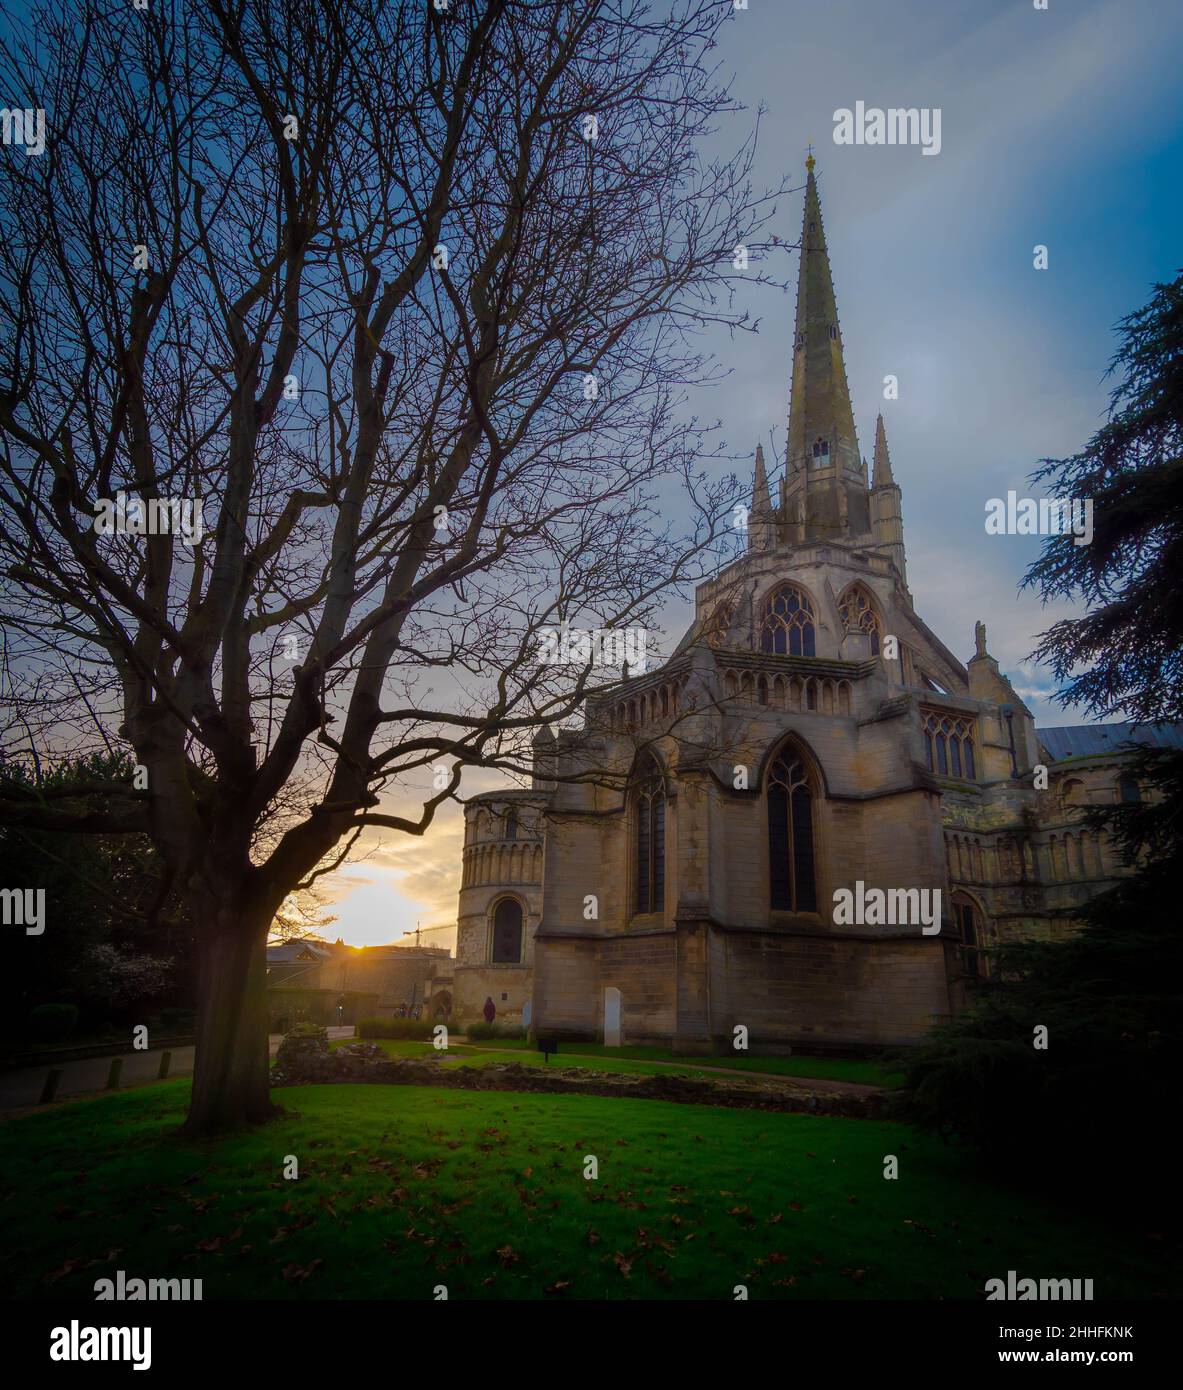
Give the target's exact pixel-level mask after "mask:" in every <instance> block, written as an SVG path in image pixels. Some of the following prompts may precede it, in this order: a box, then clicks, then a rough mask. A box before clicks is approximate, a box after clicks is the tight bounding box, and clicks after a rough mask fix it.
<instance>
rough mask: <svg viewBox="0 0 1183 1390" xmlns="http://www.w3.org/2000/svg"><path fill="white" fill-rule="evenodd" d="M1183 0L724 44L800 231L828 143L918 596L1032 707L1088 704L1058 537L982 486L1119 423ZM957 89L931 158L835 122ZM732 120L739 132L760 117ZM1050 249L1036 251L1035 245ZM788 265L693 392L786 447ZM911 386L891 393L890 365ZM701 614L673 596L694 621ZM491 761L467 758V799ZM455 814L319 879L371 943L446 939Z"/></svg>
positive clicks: (858, 387) (342, 929)
mask: <svg viewBox="0 0 1183 1390" xmlns="http://www.w3.org/2000/svg"><path fill="white" fill-rule="evenodd" d="M1180 52H1183V5H1180V4H1179V3H1178V0H1048V8H1047V9H1046V10H1039V9H1036V8H1035V5H1034V4H1033V3H1032V0H944V3H942V4H939V5H936V4H933V3H932V0H890V3H888V2H887V0H826V3H824V4H821V3H817V4H812V5H805V4H796V3H794V4H790V3H788V0H748V8H747V9H746V10H742V11H739V12H737V13H736V14H735V15H734V17H733V19H732V20H731V22H730V23H729V24H728V25H727V27H726V29H725V32H724V37H723V40H722V42H721V44H720V47H719V49H718V50H717V52H716V54H715V56H716V57H717V58H718V60H719V61H720V63H721V64H722V65H723V67H724V69H725V70H727V71H730V72H731V73H733V74H734V85H733V90H734V93H735V95H736V96H737V97H738V98H739V99H740V100H742V101H743V102H744V103H745V104H746V105H747V107H748V108H749V109H748V113H747V116H746V117H745V118H744V119H745V120H750V119H751V115H752V114H753V112H754V111H755V109H756V108H757V107H760V106H762V107H763V108H764V113H765V114H764V116H763V120H762V136H761V145H760V150H759V154H758V163H757V174H758V175H759V177H760V178H761V179H762V181H763V182H764V183H766V184H769V185H775V184H777V183H779V182H780V180H781V178H782V177H783V176H786V175H788V176H789V177H790V178H791V180H792V182H793V183H794V185H795V186H797V187H798V191H796V192H794V193H793V194H792V195H791V196H789V197H787V198H785V199H783V200H782V202H781V203H780V205H779V207H778V214H777V222H776V225H775V227H774V228H772V229H771V230H775V231H776V232H777V233H778V234H779V235H780V236H781V237H782V238H783V239H784V240H786V241H789V242H795V241H796V240H797V238H798V236H799V233H800V223H801V205H802V193H801V191H800V190H799V185H800V184H801V183H802V182H803V179H804V172H805V170H804V160H805V153H806V146H807V145H808V144H809V143H810V142H812V144H813V146H814V153H815V156H816V159H817V177H818V186H819V189H820V193H821V200H822V212H823V216H824V219H825V226H826V236H827V241H828V244H829V250H830V262H831V267H832V270H833V275H834V284H835V290H836V293H837V298H838V311H839V315H840V319H841V324H842V336H843V344H844V348H845V356H846V368H847V376H848V381H849V385H850V391H851V397H852V401H853V404H854V410H855V422H856V425H857V428H858V434H859V444H860V447H861V449H862V452H863V453H864V454H865V455H866V456H867V457H868V458H869V457H870V454H871V449H872V445H873V442H874V424H875V416H876V414H877V412H878V411H880V410H882V411H883V415H884V420H885V423H886V428H887V438H888V444H889V448H890V451H891V458H892V465H893V470H894V474H895V478H896V481H897V483H898V484H899V485H900V487H901V489H902V493H903V516H904V538H905V541H906V544H907V557H908V582H909V587H910V589H911V591H912V594H913V597H914V599H915V603H916V609H917V612H918V613H919V614H920V616H921V617H922V618H923V619H924V620H925V621H926V622H927V623H928V625H929V626H930V627H931V628H932V629H933V630H934V631H935V632H936V633H937V635H938V636H939V637H940V638H941V639H942V640H943V641H944V642H945V643H946V645H947V646H949V647H950V648H951V650H952V651H953V652H954V653H955V654H956V655H958V656H959V657H961V658H962V659H963V660H964V659H967V658H968V657H969V656H970V655H971V654H972V652H973V630H974V623H975V621H976V620H978V619H981V620H982V621H984V622H985V623H986V625H987V631H988V641H989V649H990V652H991V655H993V656H994V657H996V658H997V659H998V661H999V663H1000V665H1001V667H1002V669H1003V670H1004V671H1005V672H1007V673H1008V674H1009V675H1010V677H1011V679H1012V680H1013V682H1014V684H1015V686H1016V688H1017V689H1018V691H1019V692H1020V694H1021V695H1022V697H1023V698H1024V700H1025V701H1026V702H1027V703H1028V705H1029V706H1030V707H1031V708H1032V710H1033V712H1034V713H1035V716H1036V721H1037V723H1039V724H1042V725H1047V724H1072V723H1081V722H1085V721H1084V716H1083V715H1081V714H1080V713H1079V712H1076V713H1074V712H1073V711H1071V710H1065V709H1063V708H1062V707H1060V706H1059V705H1056V704H1054V703H1053V702H1052V697H1053V696H1054V693H1055V690H1054V685H1053V682H1052V680H1051V677H1050V674H1049V673H1048V672H1047V671H1046V670H1041V669H1039V668H1036V667H1034V666H1032V665H1031V664H1030V663H1029V662H1028V661H1027V660H1026V658H1027V655H1028V653H1029V652H1030V651H1031V650H1032V648H1033V647H1034V645H1035V642H1036V639H1037V636H1038V634H1039V633H1040V632H1041V631H1042V630H1043V629H1045V628H1046V627H1048V626H1050V625H1051V623H1052V621H1054V620H1055V618H1056V617H1058V616H1060V615H1061V614H1062V613H1063V612H1066V611H1069V610H1067V609H1061V608H1041V606H1040V604H1039V600H1038V598H1037V597H1036V596H1035V595H1033V594H1030V593H1023V594H1020V593H1019V592H1018V588H1017V586H1018V582H1019V580H1020V579H1021V577H1022V574H1023V572H1024V571H1025V569H1026V567H1027V566H1028V565H1029V564H1030V562H1031V561H1032V560H1033V559H1034V558H1035V557H1036V556H1037V554H1038V547H1039V541H1038V539H1037V538H1028V537H1020V536H988V535H986V533H985V527H984V515H985V505H986V502H987V501H988V500H989V499H990V498H991V497H1004V496H1005V495H1006V492H1007V490H1008V489H1011V488H1013V489H1015V490H1016V491H1017V492H1018V493H1019V494H1020V495H1030V494H1031V492H1032V489H1031V488H1030V487H1029V485H1028V483H1027V479H1028V476H1029V475H1030V473H1031V472H1032V471H1033V470H1034V468H1035V467H1036V466H1037V464H1038V461H1039V460H1040V459H1041V458H1043V457H1049V456H1050V457H1063V456H1066V455H1069V454H1072V453H1075V452H1076V451H1077V450H1079V449H1080V447H1081V446H1082V445H1083V444H1084V443H1085V442H1086V441H1087V440H1088V439H1089V438H1090V436H1091V435H1092V434H1093V433H1094V432H1095V431H1096V429H1097V428H1098V426H1099V425H1100V424H1101V423H1102V421H1103V419H1104V414H1105V409H1106V403H1107V399H1108V394H1109V390H1110V388H1111V385H1112V383H1111V382H1109V383H1107V382H1106V381H1105V380H1104V373H1105V370H1106V367H1107V365H1108V363H1109V360H1110V358H1111V356H1112V354H1113V352H1114V349H1115V347H1116V341H1117V340H1116V338H1115V335H1114V331H1113V330H1114V325H1115V324H1116V323H1117V321H1118V320H1119V319H1120V318H1121V317H1122V316H1123V315H1125V314H1127V313H1129V312H1131V311H1132V310H1134V309H1136V308H1138V307H1140V306H1141V305H1142V304H1143V303H1144V302H1145V301H1146V299H1147V298H1148V297H1149V294H1150V292H1151V289H1152V286H1153V285H1154V283H1155V282H1156V281H1164V280H1168V279H1171V278H1173V277H1174V275H1175V274H1177V273H1178V271H1179V270H1180V268H1183V241H1181V238H1180V236H1179V229H1180V227H1181V226H1183V119H1181V107H1183V85H1181V84H1180V83H1179V80H1178V55H1179V53H1180ZM858 101H862V102H863V103H864V104H865V106H866V107H884V108H886V107H921V108H939V109H940V111H941V149H940V153H939V154H937V155H935V156H927V155H924V154H922V152H921V150H920V149H919V148H917V147H909V146H896V147H892V146H850V145H838V144H835V143H834V140H833V134H834V129H835V116H834V113H835V111H837V110H838V109H839V108H844V107H845V108H853V107H854V106H855V103H856V102H858ZM740 129H741V127H740V125H738V124H737V125H736V126H735V127H734V129H733V130H730V131H729V130H727V129H724V130H722V131H721V132H720V135H719V139H720V141H721V142H723V143H726V141H727V140H728V138H732V137H734V136H737V135H738V134H739V133H740ZM1036 245H1043V246H1046V247H1047V249H1048V268H1047V269H1046V270H1036V269H1035V268H1034V265H1033V260H1034V247H1035V246H1036ZM786 257H787V259H786V260H785V263H784V264H783V266H770V267H769V269H771V270H772V271H773V272H774V273H775V274H777V275H778V277H781V278H785V279H787V280H789V281H790V288H789V290H788V293H787V294H782V293H780V292H779V291H777V290H775V289H772V290H769V289H768V288H767V287H764V288H762V289H760V290H759V291H758V292H755V293H753V294H752V295H751V296H750V297H749V298H748V299H747V300H746V301H744V302H745V303H746V304H747V305H748V306H749V307H750V308H751V309H752V311H753V313H755V314H757V315H758V316H759V317H760V319H761V331H760V333H759V334H758V335H757V336H754V337H748V336H743V335H741V336H739V337H737V338H734V339H733V338H731V337H730V336H727V335H724V334H720V335H719V341H718V342H717V343H713V344H711V346H712V348H713V350H714V351H715V353H716V355H717V357H718V360H719V363H720V365H721V366H722V367H723V368H724V369H725V370H726V372H727V375H726V377H725V378H724V380H723V381H722V382H721V383H720V384H718V385H714V386H710V387H706V388H703V390H702V391H701V392H700V393H699V395H698V398H696V400H695V401H694V408H695V410H696V411H697V413H699V414H700V415H702V416H705V417H708V418H716V417H717V418H718V419H719V421H720V422H721V425H722V430H723V435H724V437H725V438H726V440H727V441H728V443H729V444H730V446H731V448H732V449H733V450H734V451H735V452H737V453H741V454H748V455H749V456H750V455H754V452H755V448H756V444H757V443H758V442H763V444H764V446H765V453H766V455H768V456H769V458H770V459H771V458H772V457H773V456H774V455H775V456H776V457H780V456H781V455H783V451H784V441H785V427H786V417H787V407H788V376H789V360H790V349H791V336H792V316H793V310H794V304H795V298H794V288H793V287H794V285H795V278H796V255H795V253H792V254H791V255H790V254H788V253H786ZM887 374H892V375H895V376H896V377H898V381H899V399H898V400H884V398H883V378H884V376H885V375H887ZM688 616H689V609H685V610H683V611H682V612H681V613H679V612H674V613H672V614H671V615H670V622H669V628H670V630H671V632H672V633H673V634H674V639H673V640H676V637H677V635H678V634H679V633H680V631H681V630H682V629H683V628H684V626H685V622H686V620H688ZM491 785H496V782H493V781H489V780H484V781H482V780H481V778H480V777H479V776H476V777H469V776H467V775H466V777H465V781H464V785H463V787H462V794H463V795H465V796H468V795H472V794H473V793H475V792H478V791H482V790H487V789H488V788H489V786H491ZM462 838H463V823H462V814H461V811H460V809H459V807H456V806H451V807H449V808H447V809H446V810H445V811H444V813H443V814H441V816H440V817H439V818H438V819H437V821H436V822H435V824H434V825H433V826H432V827H431V829H430V830H429V831H428V833H427V834H426V835H424V836H423V837H418V838H408V837H404V836H398V835H396V834H395V833H394V832H386V833H383V834H381V835H378V836H376V837H375V838H374V839H371V840H370V841H368V842H367V844H366V846H365V854H366V857H365V858H364V860H362V861H361V862H358V863H353V864H350V865H349V866H347V867H346V868H344V869H343V870H341V871H340V872H339V873H337V874H336V875H335V876H334V877H333V878H332V879H326V880H325V884H324V886H325V887H326V888H327V889H328V891H329V894H330V896H331V897H332V898H333V899H334V901H333V904H332V907H331V911H332V912H333V913H335V914H336V917H337V921H336V922H334V923H333V924H332V925H331V927H329V928H328V929H327V934H328V935H331V936H337V935H339V936H341V937H343V939H345V940H346V941H349V942H351V943H353V944H357V945H362V944H367V943H377V942H387V941H392V940H396V939H398V938H399V936H400V934H401V933H402V932H404V931H408V930H414V928H415V926H416V923H421V924H422V926H423V927H424V928H425V929H428V928H443V930H431V931H430V932H429V934H427V935H425V936H424V937H423V941H424V944H430V945H453V944H454V941H455V931H454V927H455V918H456V897H457V892H458V889H459V876H460V853H461V844H462Z"/></svg>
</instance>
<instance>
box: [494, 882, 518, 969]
mask: <svg viewBox="0 0 1183 1390" xmlns="http://www.w3.org/2000/svg"><path fill="white" fill-rule="evenodd" d="M492 959H493V964H494V965H517V964H518V963H519V962H520V961H521V959H522V905H521V903H520V902H518V900H517V899H516V898H502V899H501V901H500V902H499V903H498V904H497V910H496V911H495V912H494V913H493V957H492Z"/></svg>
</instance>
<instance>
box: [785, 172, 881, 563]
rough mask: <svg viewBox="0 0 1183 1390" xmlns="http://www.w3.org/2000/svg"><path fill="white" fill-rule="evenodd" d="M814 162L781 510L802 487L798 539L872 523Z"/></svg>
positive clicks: (791, 507) (792, 508)
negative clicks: (802, 516) (802, 515)
mask: <svg viewBox="0 0 1183 1390" xmlns="http://www.w3.org/2000/svg"><path fill="white" fill-rule="evenodd" d="M814 163H815V161H814V158H813V156H812V155H810V157H809V158H808V159H807V160H806V161H805V167H806V169H807V170H808V177H807V179H806V184H805V212H804V215H803V217H802V220H801V263H800V267H799V269H798V272H797V317H796V324H795V327H794V332H793V374H792V394H791V397H790V400H789V434H788V449H787V456H786V469H785V478H784V481H783V482H782V484H781V513H782V516H785V517H789V518H791V517H792V516H794V515H796V514H797V512H798V506H797V495H798V494H800V493H804V494H805V496H804V503H805V505H804V513H805V526H804V535H803V536H802V537H801V539H814V538H824V537H842V536H845V535H849V536H857V535H865V534H867V532H869V530H870V515H869V509H868V503H867V487H866V480H865V475H864V472H863V465H862V459H861V457H860V454H859V447H858V438H857V436H856V434H855V428H854V411H853V410H852V408H851V404H850V391H849V388H848V387H847V384H846V364H845V362H844V360H843V356H842V334H841V330H840V329H839V326H838V306H837V302H836V300H835V297H834V280H833V277H832V275H831V273H830V255H829V251H828V250H827V248H826V234H825V228H824V226H823V224H822V211H821V201H820V199H819V197H818V191H817V180H816V178H815V177H814V173H813V169H814ZM839 494H842V495H841V496H840V495H839ZM790 499H792V500H790ZM786 504H788V505H786Z"/></svg>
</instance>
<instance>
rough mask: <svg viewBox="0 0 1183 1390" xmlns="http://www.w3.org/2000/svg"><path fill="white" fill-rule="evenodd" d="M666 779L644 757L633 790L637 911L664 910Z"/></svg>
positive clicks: (654, 765)
mask: <svg viewBox="0 0 1183 1390" xmlns="http://www.w3.org/2000/svg"><path fill="white" fill-rule="evenodd" d="M665 801H666V796H665V778H664V777H662V775H661V769H660V768H659V767H658V766H657V763H656V762H654V760H653V759H652V758H646V760H645V762H644V764H643V766H642V772H641V781H640V783H639V784H638V786H637V790H636V842H635V849H636V874H637V877H636V892H635V895H634V897H635V902H636V910H637V911H638V912H661V911H663V909H664V908H665Z"/></svg>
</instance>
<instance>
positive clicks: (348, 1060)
mask: <svg viewBox="0 0 1183 1390" xmlns="http://www.w3.org/2000/svg"><path fill="white" fill-rule="evenodd" d="M271 1076H272V1084H273V1085H275V1086H301V1085H324V1084H326V1083H329V1084H332V1083H341V1082H345V1083H349V1084H357V1083H362V1084H370V1085H384V1086H442V1087H447V1088H452V1089H456V1090H465V1091H529V1092H536V1093H538V1092H541V1093H546V1094H550V1095H556V1094H563V1095H585V1096H612V1097H625V1098H628V1099H632V1100H664V1101H673V1102H675V1103H680V1104H684V1105H717V1106H727V1107H733V1108H738V1109H746V1110H778V1111H785V1112H804V1113H809V1114H815V1115H843V1116H849V1117H851V1118H856V1119H866V1118H873V1119H879V1118H882V1117H884V1116H885V1115H886V1114H888V1112H889V1109H890V1102H891V1097H890V1093H888V1092H877V1091H868V1092H867V1093H865V1094H857V1093H853V1092H846V1091H837V1090H828V1089H826V1088H825V1087H824V1086H819V1085H818V1084H817V1083H813V1084H812V1085H808V1084H802V1083H800V1082H795V1081H793V1080H791V1079H788V1078H786V1079H785V1080H784V1081H779V1080H777V1081H773V1080H770V1079H766V1078H763V1077H759V1078H755V1077H753V1078H747V1077H737V1076H722V1075H720V1076H719V1077H718V1078H714V1077H702V1076H694V1077H691V1076H682V1075H679V1074H678V1073H676V1072H670V1073H669V1074H668V1075H660V1076H630V1075H622V1074H620V1073H617V1072H599V1071H594V1070H592V1068H590V1067H562V1066H559V1065H551V1066H546V1067H525V1066H522V1065H521V1063H519V1062H506V1063H502V1062H493V1063H490V1064H488V1065H487V1066H481V1067H475V1066H458V1065H456V1064H455V1062H445V1060H444V1057H443V1056H442V1055H440V1056H431V1057H424V1058H422V1059H409V1058H402V1057H390V1056H388V1055H387V1054H386V1053H385V1052H383V1050H382V1049H381V1048H380V1047H379V1046H378V1044H377V1043H372V1042H356V1043H347V1044H345V1045H344V1046H343V1047H339V1048H335V1049H332V1050H330V1048H329V1044H328V1037H327V1035H325V1032H324V1029H313V1028H311V1027H309V1026H307V1025H305V1026H304V1027H302V1028H300V1029H297V1030H296V1031H295V1032H293V1033H289V1034H288V1035H287V1036H286V1037H285V1038H284V1040H283V1042H282V1043H280V1046H279V1053H278V1055H277V1057H276V1062H275V1068H274V1070H273V1071H272V1074H271Z"/></svg>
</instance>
